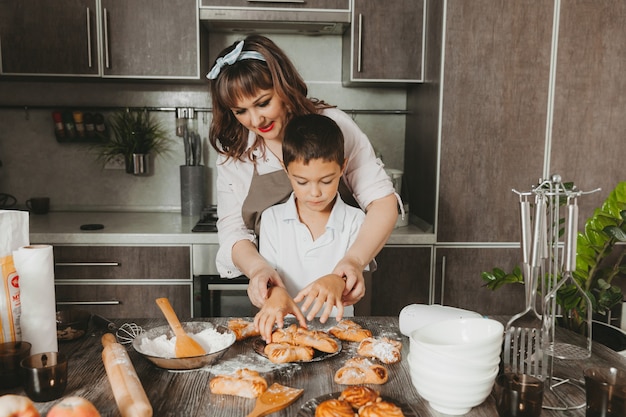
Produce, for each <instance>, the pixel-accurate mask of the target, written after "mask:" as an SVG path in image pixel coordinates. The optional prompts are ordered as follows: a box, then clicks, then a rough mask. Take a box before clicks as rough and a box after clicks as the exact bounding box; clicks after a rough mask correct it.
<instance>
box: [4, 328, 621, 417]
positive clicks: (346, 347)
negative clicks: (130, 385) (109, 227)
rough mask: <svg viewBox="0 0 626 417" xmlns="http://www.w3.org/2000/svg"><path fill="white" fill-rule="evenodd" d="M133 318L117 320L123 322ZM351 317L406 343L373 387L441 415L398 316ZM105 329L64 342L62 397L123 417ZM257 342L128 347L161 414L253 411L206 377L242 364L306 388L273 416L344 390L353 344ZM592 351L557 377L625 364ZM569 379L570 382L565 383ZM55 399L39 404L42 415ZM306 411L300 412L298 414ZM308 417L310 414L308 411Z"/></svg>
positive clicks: (488, 412)
mask: <svg viewBox="0 0 626 417" xmlns="http://www.w3.org/2000/svg"><path fill="white" fill-rule="evenodd" d="M197 320H205V321H211V322H213V323H215V324H222V325H225V324H226V322H227V320H228V319H227V318H211V319H197ZM129 321H133V320H115V322H116V323H117V324H118V326H119V325H121V324H123V323H125V322H129ZM354 321H356V322H358V323H359V324H361V325H362V326H364V327H366V328H368V329H370V330H371V331H372V332H373V334H374V336H386V337H389V338H393V339H397V340H401V341H402V342H403V349H402V354H403V359H402V362H401V363H398V364H393V365H385V366H386V367H387V369H388V371H389V381H388V382H387V383H386V384H383V385H378V386H372V387H375V388H376V389H378V390H380V392H381V395H383V396H386V397H389V398H391V399H395V400H397V401H398V402H400V403H404V404H406V405H408V406H409V407H411V408H412V409H413V411H414V413H415V415H416V416H420V417H429V416H434V417H439V416H442V414H440V413H438V412H437V411H435V410H433V409H432V408H430V407H429V405H428V403H427V402H426V401H424V400H423V399H422V398H421V397H420V396H419V394H418V393H417V391H416V390H415V388H414V387H413V385H412V383H411V378H410V376H409V365H408V363H407V361H406V356H407V354H408V351H409V340H408V338H407V337H405V336H403V335H402V334H401V333H400V331H399V329H398V318H397V317H355V318H354ZM134 322H136V323H137V324H139V325H141V326H142V327H144V328H146V329H148V328H152V327H156V326H160V325H164V324H166V322H165V320H164V319H163V320H159V319H141V320H134ZM333 322H334V321H333V320H332V319H331V321H330V323H328V324H326V325H321V324H320V323H313V324H312V326H311V327H312V328H319V329H327V328H328V327H330V325H331V324H332V323H333ZM104 332H105V330H104V329H101V328H97V327H93V328H92V329H91V331H90V332H89V334H88V335H87V336H85V337H84V338H82V339H80V340H77V341H73V342H65V343H62V344H60V351H61V352H64V353H65V354H66V355H67V356H68V358H69V374H68V386H67V390H66V391H65V396H70V395H78V396H82V397H85V398H87V399H89V400H90V401H92V402H93V403H94V404H95V406H96V407H97V408H98V410H99V411H100V413H101V415H102V416H103V417H105V416H110V417H118V416H120V413H119V411H118V409H117V406H116V404H115V400H114V397H113V392H112V391H111V386H110V384H109V381H108V379H107V376H106V373H105V370H104V365H103V363H102V357H101V354H102V344H101V336H102V334H103V333H104ZM253 343H254V341H253V340H247V341H243V342H237V343H235V345H233V346H232V347H231V348H230V349H229V350H228V351H227V352H226V354H225V355H224V356H223V357H222V359H221V360H220V362H219V363H217V364H215V365H213V366H212V367H207V368H203V369H200V370H194V371H167V370H164V369H160V368H157V367H156V366H154V365H153V364H152V363H150V362H148V361H147V360H146V359H145V358H143V357H142V356H140V355H139V354H138V353H137V352H135V351H134V350H133V349H132V347H130V348H129V349H128V352H129V355H130V358H131V360H132V362H133V365H134V367H135V370H136V371H137V374H138V376H139V378H140V380H141V382H142V384H143V387H144V389H145V391H146V394H147V396H148V398H149V400H150V402H151V404H152V407H153V409H154V416H155V417H162V416H177V417H185V416H190V417H191V416H194V417H195V416H212V417H235V416H237V417H240V416H244V415H246V414H248V413H249V412H250V411H252V409H253V408H254V404H255V400H252V399H246V398H241V397H234V396H226V395H214V394H212V393H211V392H210V390H209V381H210V380H211V379H212V378H213V377H214V376H215V375H216V374H223V373H230V372H234V370H236V369H237V368H240V367H248V368H250V369H255V370H257V371H259V372H260V373H261V374H262V375H263V376H264V377H265V378H266V380H267V382H268V384H271V383H273V382H278V383H280V384H283V385H287V386H290V387H295V388H303V389H304V394H303V396H302V397H300V398H299V399H298V400H297V401H296V402H295V403H294V404H292V405H291V406H289V407H288V408H287V409H285V410H283V411H280V412H277V413H275V414H273V416H276V417H294V416H297V415H298V414H299V413H300V412H301V408H302V406H303V404H305V403H306V402H307V401H310V400H312V399H315V398H318V397H321V396H324V395H327V394H330V393H334V392H338V391H341V390H342V389H343V388H344V387H345V386H342V385H338V384H335V383H334V381H333V376H334V374H335V372H336V371H337V369H339V368H340V367H341V366H342V365H343V363H344V362H345V361H346V359H348V358H350V357H353V356H355V355H356V347H357V344H355V343H345V342H344V344H343V349H342V351H341V352H340V353H339V354H337V355H335V356H332V357H329V358H327V359H324V360H321V361H317V362H312V363H305V364H285V365H275V364H272V363H271V362H269V361H268V360H267V359H265V358H264V357H262V356H261V355H259V354H258V353H256V352H255V351H254V348H253ZM593 351H594V352H593V355H592V357H591V358H590V359H588V360H585V361H567V363H555V372H554V374H555V375H560V376H564V377H568V378H572V380H580V379H582V370H583V369H584V368H586V367H589V366H594V365H599V366H608V365H612V366H617V367H621V368H624V369H626V359H624V358H623V357H622V356H620V355H619V354H617V353H615V352H613V351H611V350H610V349H608V348H606V347H604V346H602V345H600V344H594V348H593ZM565 385H569V384H565ZM566 389H568V390H569V391H571V392H568V393H567V395H568V396H569V397H571V399H572V401H574V402H576V401H579V400H580V401H584V387H583V388H582V390H581V389H580V387H575V386H572V388H567V387H566ZM6 393H15V394H23V393H24V392H23V391H22V389H21V388H16V389H13V390H4V391H3V390H0V394H6ZM56 402H58V400H57V401H51V402H48V403H36V406H37V408H38V409H39V411H40V412H41V414H42V416H44V415H45V414H46V412H47V411H48V410H49V409H50V407H52V405H54V404H55V403H56ZM300 414H302V413H300ZM584 415H585V412H584V409H577V410H569V411H568V412H567V413H564V412H563V411H553V410H547V409H544V411H543V413H542V417H550V416H581V417H583V416H584ZM467 416H470V417H495V416H497V412H496V409H495V402H494V398H493V395H491V396H490V397H489V398H487V400H486V401H485V402H484V403H483V404H481V405H480V406H478V407H475V408H473V409H472V410H471V411H470V413H468V414H467ZM306 417H308V414H306Z"/></svg>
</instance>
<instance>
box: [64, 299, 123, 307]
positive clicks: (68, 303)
mask: <svg viewBox="0 0 626 417" xmlns="http://www.w3.org/2000/svg"><path fill="white" fill-rule="evenodd" d="M119 304H122V302H121V301H119V300H109V301H57V305H60V306H114V305H119Z"/></svg>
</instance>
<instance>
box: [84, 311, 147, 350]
mask: <svg viewBox="0 0 626 417" xmlns="http://www.w3.org/2000/svg"><path fill="white" fill-rule="evenodd" d="M93 319H94V321H95V322H97V323H98V324H100V325H103V326H104V327H106V328H107V329H108V330H109V331H111V332H113V333H115V337H116V338H117V341H118V342H119V343H120V344H122V345H130V344H131V343H133V340H135V338H136V337H137V336H139V335H140V334H142V333H143V332H144V330H143V328H142V327H141V326H139V325H138V324H136V323H124V324H122V325H121V326H120V327H117V325H116V324H115V323H113V322H112V321H111V320H109V319H107V318H104V317H102V316H99V315H97V314H94V315H93Z"/></svg>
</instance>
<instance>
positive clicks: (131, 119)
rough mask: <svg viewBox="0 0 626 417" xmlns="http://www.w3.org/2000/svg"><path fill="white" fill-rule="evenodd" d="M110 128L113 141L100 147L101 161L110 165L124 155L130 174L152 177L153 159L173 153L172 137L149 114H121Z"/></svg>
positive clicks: (141, 111) (105, 141) (114, 114)
mask: <svg viewBox="0 0 626 417" xmlns="http://www.w3.org/2000/svg"><path fill="white" fill-rule="evenodd" d="M109 125H110V130H111V135H110V137H108V138H105V139H104V140H103V141H102V142H100V143H98V144H97V147H98V150H99V158H100V159H102V160H103V161H104V162H105V163H106V162H109V161H111V160H113V159H115V158H117V157H118V155H122V156H123V157H124V162H125V165H126V172H127V173H130V174H135V175H146V174H149V173H150V172H149V169H148V167H149V161H150V155H152V156H153V157H155V156H157V155H159V154H163V153H165V152H167V151H168V150H169V142H170V139H169V137H168V136H167V134H166V133H165V130H163V128H162V127H161V125H160V124H159V123H158V122H157V121H154V120H153V119H152V118H151V117H150V114H149V113H148V111H147V110H129V109H127V110H122V111H117V112H115V113H113V115H112V116H111V117H110V119H109Z"/></svg>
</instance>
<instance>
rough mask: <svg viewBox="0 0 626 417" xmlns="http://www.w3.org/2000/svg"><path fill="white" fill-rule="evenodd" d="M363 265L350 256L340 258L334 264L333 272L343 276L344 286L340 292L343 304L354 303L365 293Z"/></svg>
mask: <svg viewBox="0 0 626 417" xmlns="http://www.w3.org/2000/svg"><path fill="white" fill-rule="evenodd" d="M363 269H364V267H363V266H362V265H361V263H360V262H359V261H358V259H353V258H350V257H347V256H346V257H344V258H342V259H341V260H340V261H339V263H338V264H337V265H336V266H335V269H334V270H333V274H337V275H339V276H340V277H344V278H345V280H346V281H345V282H346V287H345V289H344V290H343V293H342V297H341V298H342V301H343V305H344V306H350V305H353V304H356V303H357V302H358V301H359V300H360V299H361V298H363V296H364V295H365V278H364V277H363Z"/></svg>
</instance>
